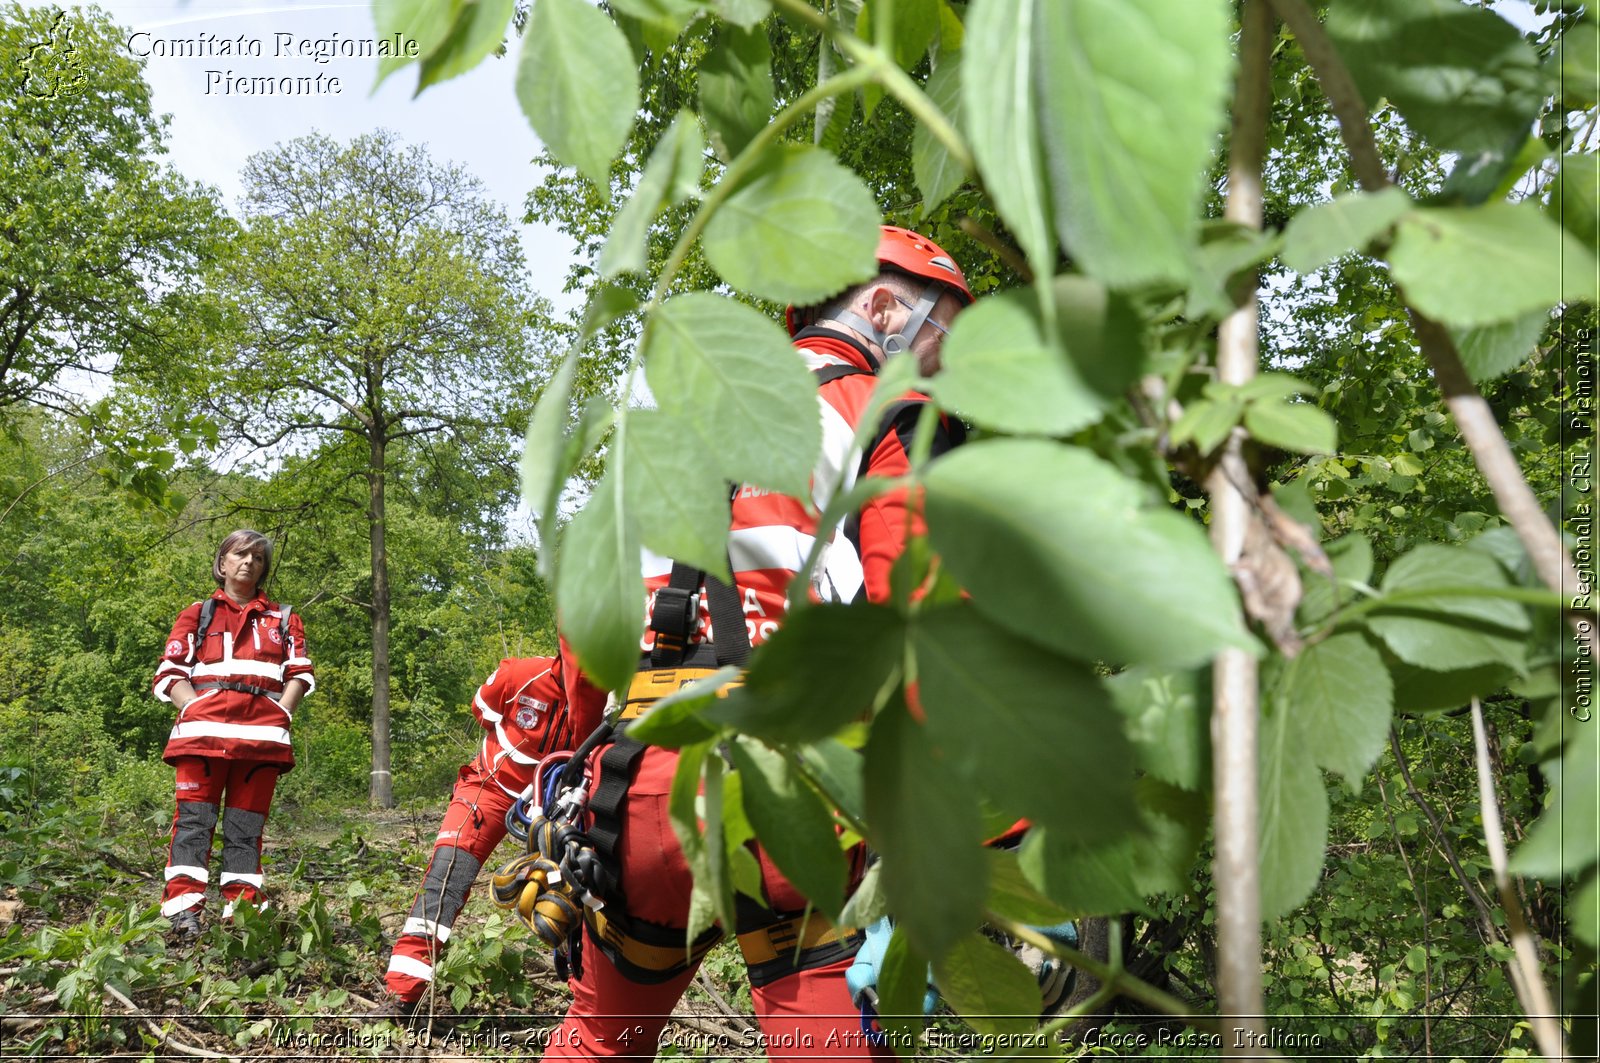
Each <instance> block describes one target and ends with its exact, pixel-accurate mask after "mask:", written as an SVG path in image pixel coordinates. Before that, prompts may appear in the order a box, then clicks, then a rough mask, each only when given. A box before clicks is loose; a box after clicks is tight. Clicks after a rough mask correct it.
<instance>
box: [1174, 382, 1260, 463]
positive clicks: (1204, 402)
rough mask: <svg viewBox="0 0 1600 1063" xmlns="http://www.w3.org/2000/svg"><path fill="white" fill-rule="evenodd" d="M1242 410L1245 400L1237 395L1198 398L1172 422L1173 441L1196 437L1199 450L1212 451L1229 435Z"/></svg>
mask: <svg viewBox="0 0 1600 1063" xmlns="http://www.w3.org/2000/svg"><path fill="white" fill-rule="evenodd" d="M1243 414H1244V402H1243V401H1242V400H1241V399H1240V398H1239V397H1238V396H1237V395H1230V396H1228V397H1226V398H1224V399H1220V400H1213V399H1196V400H1195V401H1193V402H1191V403H1189V405H1188V406H1186V407H1184V410H1183V414H1182V415H1181V416H1180V417H1179V418H1178V419H1177V420H1176V421H1174V422H1172V432H1171V435H1170V438H1171V441H1172V444H1173V446H1182V445H1183V444H1185V443H1187V442H1189V441H1190V440H1193V441H1194V445H1195V449H1196V450H1198V451H1200V453H1202V454H1209V453H1211V452H1212V451H1213V450H1216V449H1217V448H1218V447H1219V446H1221V445H1222V441H1223V440H1225V439H1227V438H1228V433H1229V432H1231V431H1233V426H1234V425H1236V424H1238V423H1239V418H1240V417H1241V416H1242V415H1243Z"/></svg>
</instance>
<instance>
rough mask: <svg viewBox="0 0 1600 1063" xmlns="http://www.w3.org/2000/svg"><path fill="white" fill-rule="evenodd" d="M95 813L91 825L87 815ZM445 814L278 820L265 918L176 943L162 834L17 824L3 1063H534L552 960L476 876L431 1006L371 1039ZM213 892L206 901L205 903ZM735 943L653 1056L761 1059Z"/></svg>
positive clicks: (3, 960)
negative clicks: (392, 954)
mask: <svg viewBox="0 0 1600 1063" xmlns="http://www.w3.org/2000/svg"><path fill="white" fill-rule="evenodd" d="M96 811H99V812H101V815H100V818H99V819H98V821H97V820H96V819H95V816H94V813H95V812H96ZM441 812H442V803H441V802H439V801H434V802H431V803H428V804H426V805H424V804H418V805H417V806H416V807H414V808H411V807H407V808H404V809H399V810H367V809H352V810H342V811H333V812H329V811H326V810H323V809H318V810H317V812H316V813H315V814H310V813H309V812H308V811H307V810H303V809H301V810H294V811H293V812H291V813H289V814H283V813H281V812H275V813H274V815H273V818H272V819H271V820H270V821H269V823H268V827H267V840H266V844H265V847H264V852H263V865H264V870H265V874H266V892H267V896H268V900H269V902H270V907H269V908H268V909H267V910H266V911H264V912H260V913H257V912H254V911H249V910H245V911H241V912H238V913H235V917H234V918H233V919H232V920H231V921H227V922H224V921H223V920H221V919H220V916H219V914H218V913H220V909H221V905H220V901H219V900H218V899H217V898H216V897H215V896H213V897H212V898H211V900H210V902H209V904H208V905H207V918H206V925H205V930H204V933H203V934H202V936H201V938H200V939H199V940H198V941H197V942H194V943H191V944H182V945H180V944H178V943H177V942H175V941H174V940H172V939H171V936H170V934H169V933H168V931H167V925H168V924H167V922H166V920H165V919H163V918H161V917H160V915H159V914H158V907H159V903H160V894H161V886H162V876H161V869H162V864H163V863H164V861H163V854H164V850H165V842H166V839H165V825H164V824H162V823H160V822H159V819H158V818H157V817H151V818H149V819H147V820H145V821H143V822H140V823H137V824H136V825H134V826H132V827H131V828H130V827H127V826H122V827H118V828H114V827H112V826H111V825H110V820H111V819H112V818H113V817H111V816H110V815H109V814H106V813H104V810H103V808H100V809H97V808H96V806H95V803H94V802H93V801H92V800H86V799H82V798H80V799H78V800H77V801H75V802H64V803H61V804H56V805H50V806H46V807H42V808H36V809H29V810H28V811H27V812H26V813H21V812H13V813H10V814H9V815H7V816H6V817H5V818H6V822H5V823H3V824H0V826H3V827H4V828H5V829H4V830H3V831H0V835H3V836H4V844H3V847H0V1057H6V1058H10V1057H13V1056H32V1057H35V1058H45V1059H62V1058H74V1059H79V1058H127V1059H192V1058H229V1059H326V1058H351V1057H355V1058H359V1057H377V1058H415V1059H508V1060H509V1059H537V1058H540V1056H541V1055H542V1054H543V1047H544V1045H545V1042H546V1040H547V1039H548V1038H549V1037H550V1036H551V1035H552V1034H553V1033H554V1032H555V1028H556V1027H557V1026H558V1025H559V1021H560V1017H561V1015H562V1014H563V1012H564V1011H565V1010H566V1006H567V1003H568V1000H569V992H568V989H567V987H566V985H565V984H564V983H563V982H562V981H561V980H559V979H558V978H557V977H556V973H555V970H554V967H553V964H552V961H551V957H550V953H549V950H548V949H547V948H545V947H544V946H543V945H541V944H540V943H539V941H538V940H537V939H536V938H535V937H534V936H533V934H532V933H531V931H529V930H527V928H526V927H524V926H523V925H522V923H521V922H520V920H518V919H517V918H516V917H515V915H514V914H512V913H508V912H503V911H501V910H500V909H498V908H496V907H495V906H494V904H493V902H492V900H491V899H490V894H489V888H488V885H489V876H490V875H491V874H493V872H494V871H495V869H496V868H497V867H498V866H499V865H500V864H501V863H503V862H505V861H508V860H510V859H512V858H513V857H514V856H515V855H516V853H517V848H516V842H515V839H508V840H507V841H506V842H504V843H503V844H502V845H501V847H500V848H499V849H498V850H496V852H495V854H494V855H493V856H492V857H491V858H490V860H489V862H488V863H487V864H486V865H485V867H484V868H483V870H482V871H481V872H480V874H479V877H478V881H477V883H476V885H475V886H474V889H473V893H472V896H471V897H470V899H469V900H468V902H467V906H466V909H465V911H464V912H463V913H462V915H461V917H460V918H459V919H458V920H457V923H456V926H455V929H454V933H453V934H452V935H451V939H450V946H449V948H448V949H447V950H446V952H445V953H444V955H443V956H442V958H441V960H440V961H439V963H438V964H437V965H436V974H435V982H434V986H433V991H432V993H431V995H430V997H429V998H427V999H426V1000H425V1006H424V1007H423V1008H422V1009H419V1012H418V1014H417V1016H416V1017H415V1018H413V1019H412V1020H411V1021H410V1022H409V1023H407V1024H405V1025H395V1024H393V1023H388V1022H380V1023H370V1022H367V1021H364V1019H363V1018H362V1016H363V1014H364V1013H365V1012H367V1011H368V1010H369V1009H371V1008H372V1007H374V1006H375V1005H376V1004H377V1003H378V1002H379V1001H381V1000H382V999H383V992H384V990H383V972H384V969H385V968H386V967H387V965H388V957H389V947H390V946H391V945H392V943H393V941H394V938H395V936H396V934H397V933H398V931H399V928H400V926H401V924H402V923H403V922H404V920H405V917H406V913H407V911H408V909H409V908H410V905H411V902H412V899H413V897H414V895H415V892H416V890H417V888H418V886H419V885H420V884H421V881H422V876H423V872H424V870H425V868H426V865H427V860H428V856H429V853H430V852H431V849H432V844H433V837H434V832H435V831H436V830H437V827H438V822H439V816H440V814H441ZM214 892H215V889H214V887H213V894H214ZM743 974H744V969H743V963H742V961H741V960H740V958H739V955H738V951H737V947H736V946H735V945H733V944H732V943H731V942H725V943H724V944H722V945H721V946H719V947H718V948H717V949H716V950H714V951H713V952H712V954H711V955H710V956H708V958H707V961H706V963H705V964H704V965H703V967H702V971H701V974H700V976H699V979H698V981H697V982H696V983H694V984H693V985H691V987H690V990H689V992H688V993H686V994H685V996H684V998H683V1000H682V1001H681V1002H680V1004H679V1006H678V1009H677V1013H676V1014H675V1015H674V1017H673V1019H672V1021H671V1022H670V1023H669V1024H668V1026H667V1028H666V1030H665V1031H664V1032H663V1033H662V1035H661V1038H660V1045H659V1055H660V1056H661V1057H662V1058H672V1057H687V1058H694V1057H700V1058H730V1059H738V1058H748V1057H749V1056H751V1055H756V1056H759V1055H760V1052H759V1049H755V1048H752V1047H751V1046H752V1045H753V1044H754V1040H755V1035H754V1026H753V1023H752V1022H751V1020H750V1019H749V1015H748V1009H749V992H748V989H747V988H745V987H744V978H743Z"/></svg>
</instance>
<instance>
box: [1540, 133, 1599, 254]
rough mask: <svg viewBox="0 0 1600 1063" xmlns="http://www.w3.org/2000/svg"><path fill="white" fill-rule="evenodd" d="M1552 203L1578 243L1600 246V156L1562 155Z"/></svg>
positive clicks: (1552, 188) (1563, 225) (1552, 192)
mask: <svg viewBox="0 0 1600 1063" xmlns="http://www.w3.org/2000/svg"><path fill="white" fill-rule="evenodd" d="M1550 202H1551V204H1552V205H1553V209H1554V210H1555V214H1556V217H1557V218H1558V219H1559V220H1560V222H1561V225H1562V227H1563V228H1564V229H1566V230H1567V232H1569V233H1571V234H1572V235H1573V236H1575V237H1576V238H1577V240H1578V243H1580V244H1582V245H1583V246H1585V247H1600V155H1562V156H1561V157H1560V162H1559V163H1558V164H1557V169H1556V179H1555V183H1554V184H1553V185H1551V188H1550Z"/></svg>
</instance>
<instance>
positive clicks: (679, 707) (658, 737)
mask: <svg viewBox="0 0 1600 1063" xmlns="http://www.w3.org/2000/svg"><path fill="white" fill-rule="evenodd" d="M738 675H739V669H737V668H734V667H732V666H729V667H727V668H719V669H717V671H715V672H713V673H712V674H711V675H709V676H706V677H705V678H704V679H697V680H695V681H694V682H693V683H690V684H689V685H688V686H685V687H681V688H679V689H678V690H677V691H676V692H674V693H672V694H669V695H667V696H666V697H664V698H662V699H661V700H660V701H658V702H656V703H655V704H653V705H651V706H650V707H649V709H647V710H646V711H645V713H644V715H643V716H641V717H639V718H638V719H637V720H634V721H633V722H631V723H629V724H628V735H629V737H631V738H636V739H638V740H639V741H641V742H648V743H649V744H651V745H654V746H664V747H666V748H668V749H676V748H678V747H680V746H687V745H693V744H695V743H696V742H704V741H706V740H707V739H711V738H715V737H716V736H717V729H716V728H715V727H712V726H710V725H709V724H707V723H706V722H705V715H706V710H707V709H708V708H710V707H711V706H712V705H714V704H716V703H717V702H718V701H719V700H721V698H719V696H718V695H719V694H720V693H721V692H722V691H723V690H725V689H726V688H727V684H728V683H729V682H731V681H732V680H734V679H736V678H737V677H738Z"/></svg>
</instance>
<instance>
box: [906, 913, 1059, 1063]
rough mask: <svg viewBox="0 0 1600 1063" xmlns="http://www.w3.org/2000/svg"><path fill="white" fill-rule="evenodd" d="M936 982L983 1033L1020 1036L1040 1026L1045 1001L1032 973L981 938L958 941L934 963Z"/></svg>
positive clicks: (1009, 953)
mask: <svg viewBox="0 0 1600 1063" xmlns="http://www.w3.org/2000/svg"><path fill="white" fill-rule="evenodd" d="M933 978H934V982H935V983H936V984H937V985H938V986H939V992H940V993H941V994H943V996H944V998H945V1000H947V1001H949V1003H950V1006H951V1007H952V1008H954V1009H955V1011H956V1013H957V1014H958V1015H960V1016H961V1017H962V1018H963V1019H965V1020H966V1021H967V1022H968V1023H969V1024H971V1026H972V1028H973V1029H974V1030H977V1031H978V1032H979V1033H985V1034H1021V1033H1027V1032H1028V1031H1030V1030H1032V1029H1033V1028H1034V1027H1035V1026H1037V1025H1039V1020H1038V1018H1037V1016H1038V1014H1039V1009H1040V1007H1041V1006H1042V1004H1043V1001H1042V999H1041V997H1040V996H1039V983H1038V982H1037V981H1036V980H1035V979H1034V976H1033V972H1032V971H1030V970H1028V968H1027V967H1025V966H1023V963H1022V961H1021V960H1019V959H1018V958H1017V957H1016V954H1014V953H1013V952H1012V951H1011V950H1010V949H1008V948H1005V947H1004V946H1002V945H1000V944H999V943H997V942H994V941H990V940H989V939H988V938H986V937H984V936H983V935H982V934H968V935H966V936H965V937H963V938H961V940H959V941H957V942H956V943H955V945H954V946H953V947H952V948H951V949H950V952H949V954H948V955H946V956H945V957H944V958H943V959H942V960H937V961H935V963H934V965H933ZM1007 1054H1008V1055H1009V1054H1010V1052H1009V1051H1007Z"/></svg>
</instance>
